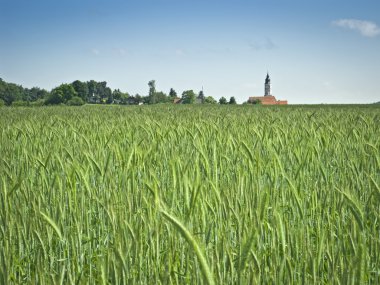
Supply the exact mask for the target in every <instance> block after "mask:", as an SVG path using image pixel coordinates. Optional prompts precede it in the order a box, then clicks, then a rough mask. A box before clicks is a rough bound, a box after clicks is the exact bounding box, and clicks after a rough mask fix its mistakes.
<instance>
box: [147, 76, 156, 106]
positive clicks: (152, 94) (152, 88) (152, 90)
mask: <svg viewBox="0 0 380 285" xmlns="http://www.w3.org/2000/svg"><path fill="white" fill-rule="evenodd" d="M148 86H149V95H148V97H149V104H156V103H157V97H156V81H155V80H151V81H149V82H148Z"/></svg>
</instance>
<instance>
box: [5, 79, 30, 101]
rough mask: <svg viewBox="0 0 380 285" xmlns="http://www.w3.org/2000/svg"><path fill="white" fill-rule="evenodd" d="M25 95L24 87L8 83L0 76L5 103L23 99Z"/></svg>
mask: <svg viewBox="0 0 380 285" xmlns="http://www.w3.org/2000/svg"><path fill="white" fill-rule="evenodd" d="M23 97H25V96H24V88H22V87H21V86H20V85H16V84H14V83H7V82H5V81H3V80H2V79H1V78H0V99H1V100H3V101H4V102H5V105H8V106H9V105H11V104H12V102H13V101H18V100H22V99H23Z"/></svg>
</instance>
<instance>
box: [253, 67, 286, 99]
mask: <svg viewBox="0 0 380 285" xmlns="http://www.w3.org/2000/svg"><path fill="white" fill-rule="evenodd" d="M264 86H265V93H264V96H259V97H249V99H248V103H254V102H257V101H260V102H261V104H263V105H288V101H286V100H276V97H274V96H273V95H272V91H271V83H270V78H269V74H268V73H267V77H266V79H265V85H264Z"/></svg>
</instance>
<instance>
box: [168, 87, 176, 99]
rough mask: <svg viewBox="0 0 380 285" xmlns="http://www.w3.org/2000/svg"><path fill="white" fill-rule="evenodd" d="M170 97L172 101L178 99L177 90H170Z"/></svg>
mask: <svg viewBox="0 0 380 285" xmlns="http://www.w3.org/2000/svg"><path fill="white" fill-rule="evenodd" d="M169 97H170V98H171V99H174V98H176V97H177V92H175V90H174V89H173V88H170V91H169Z"/></svg>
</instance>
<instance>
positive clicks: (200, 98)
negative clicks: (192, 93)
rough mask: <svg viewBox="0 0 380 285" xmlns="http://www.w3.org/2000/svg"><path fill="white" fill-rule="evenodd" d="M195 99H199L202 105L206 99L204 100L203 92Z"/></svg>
mask: <svg viewBox="0 0 380 285" xmlns="http://www.w3.org/2000/svg"><path fill="white" fill-rule="evenodd" d="M197 99H199V100H200V101H201V102H202V103H204V102H205V99H206V98H205V94H204V93H203V90H201V91H199V94H198V97H197Z"/></svg>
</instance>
